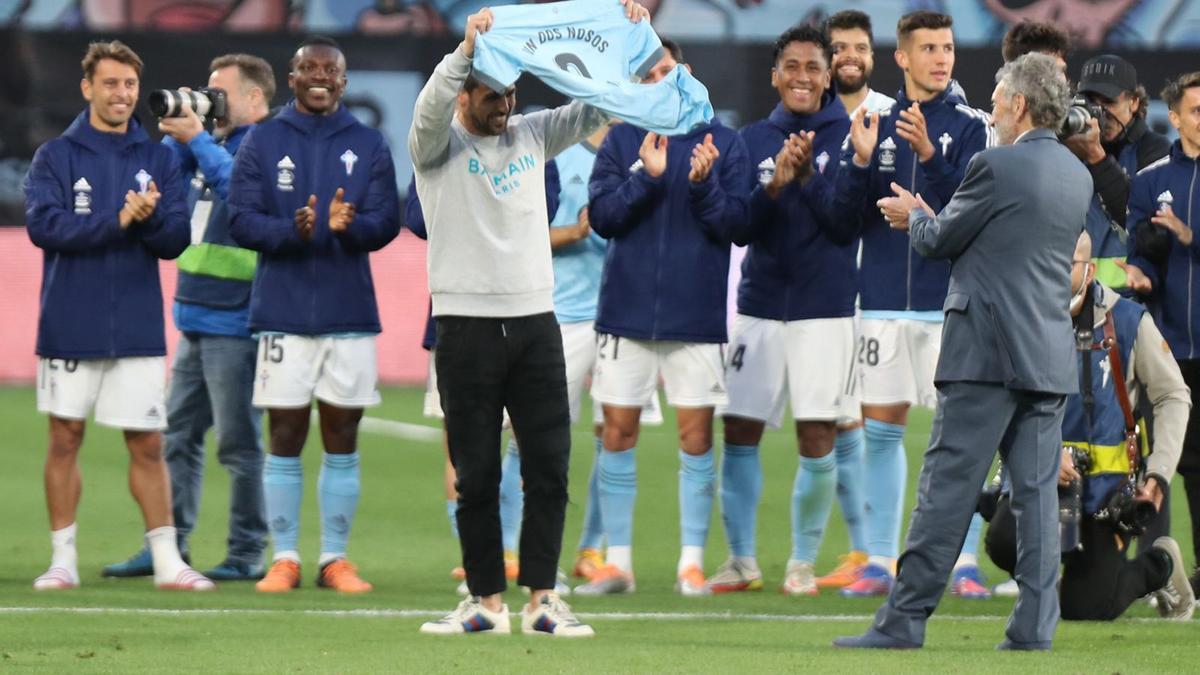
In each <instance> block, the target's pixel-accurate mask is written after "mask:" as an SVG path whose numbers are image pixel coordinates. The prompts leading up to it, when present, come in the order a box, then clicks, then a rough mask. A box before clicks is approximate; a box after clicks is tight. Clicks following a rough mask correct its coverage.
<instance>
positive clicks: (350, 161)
mask: <svg viewBox="0 0 1200 675" xmlns="http://www.w3.org/2000/svg"><path fill="white" fill-rule="evenodd" d="M338 159H340V160H342V164H345V165H346V175H347V176H349V175H351V174H353V173H354V163H355V162H357V161H358V155H356V154H354V151H353V150H350V149H347V150H346V151H345V152H343V153H342V156H341V157H338Z"/></svg>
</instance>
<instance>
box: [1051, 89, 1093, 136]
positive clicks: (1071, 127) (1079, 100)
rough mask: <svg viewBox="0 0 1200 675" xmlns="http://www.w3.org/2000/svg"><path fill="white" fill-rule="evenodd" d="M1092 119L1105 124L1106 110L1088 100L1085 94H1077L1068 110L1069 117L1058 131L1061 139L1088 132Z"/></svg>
mask: <svg viewBox="0 0 1200 675" xmlns="http://www.w3.org/2000/svg"><path fill="white" fill-rule="evenodd" d="M1092 119H1097V120H1100V122H1101V124H1103V122H1104V108H1102V107H1101V106H1100V105H1099V104H1098V103H1093V102H1092V101H1090V100H1088V97H1086V96H1084V95H1083V94H1075V97H1074V98H1072V99H1071V105H1070V106H1069V107H1068V108H1067V117H1066V118H1065V119H1064V120H1063V123H1062V127H1060V128H1059V130H1058V137H1059V138H1069V137H1071V136H1075V135H1078V134H1082V133H1084V132H1086V131H1087V130H1088V122H1090V121H1091V120H1092Z"/></svg>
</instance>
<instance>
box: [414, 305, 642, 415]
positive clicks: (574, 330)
mask: <svg viewBox="0 0 1200 675" xmlns="http://www.w3.org/2000/svg"><path fill="white" fill-rule="evenodd" d="M594 326H595V324H594V323H593V322H592V321H579V322H574V323H564V324H559V329H560V330H561V331H562V338H563V356H564V357H565V359H566V364H567V399H568V403H569V404H570V409H571V423H572V424H574V423H575V422H577V421H578V420H579V411H580V409H581V408H582V407H583V392H584V390H585V389H586V388H587V385H588V380H589V377H590V376H591V375H592V369H593V367H594V366H595V365H596V331H595V327H594ZM425 416H426V417H432V418H435V419H443V418H445V415H444V414H443V413H442V397H441V394H440V393H438V388H437V369H436V368H434V367H433V358H432V355H431V358H430V359H429V377H428V378H427V379H426V382H425ZM504 419H505V426H507V423H508V411H507V410H506V411H505V413H504ZM662 421H663V418H662V407H661V406H660V405H659V402H658V396H657V394H656V395H655V396H652V397H651V398H650V405H649V406H647V407H646V409H645V410H643V411H642V423H643V424H651V425H657V424H662ZM592 423H593V424H604V411H603V410H602V409H601V408H600V406H599V405H593V406H592Z"/></svg>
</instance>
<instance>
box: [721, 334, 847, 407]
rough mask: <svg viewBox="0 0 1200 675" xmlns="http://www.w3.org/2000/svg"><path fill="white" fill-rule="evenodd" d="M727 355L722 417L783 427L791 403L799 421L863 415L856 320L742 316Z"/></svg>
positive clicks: (731, 337)
mask: <svg viewBox="0 0 1200 675" xmlns="http://www.w3.org/2000/svg"><path fill="white" fill-rule="evenodd" d="M726 353H727V355H726V358H725V382H726V384H727V385H728V387H729V405H727V406H723V407H722V408H721V410H719V411H718V413H719V414H721V415H733V416H735V417H744V418H747V419H753V420H761V421H763V422H766V423H767V424H768V425H770V426H771V427H774V428H778V427H779V425H780V423H781V422H782V421H783V408H784V403H786V402H787V401H788V400H789V399H790V400H791V403H792V417H793V418H794V419H796V420H801V421H830V422H834V421H838V420H842V419H846V418H852V417H857V415H856V411H855V410H854V408H855V406H856V405H857V404H858V399H857V398H856V397H854V396H853V393H854V389H855V381H854V378H855V369H854V318H853V317H844V318H836V319H808V320H803V321H786V322H785V321H773V320H770V319H760V318H757V317H752V316H744V315H740V314H739V315H738V316H737V318H736V319H734V322H733V332H732V333H731V334H730V338H729V347H728V349H726Z"/></svg>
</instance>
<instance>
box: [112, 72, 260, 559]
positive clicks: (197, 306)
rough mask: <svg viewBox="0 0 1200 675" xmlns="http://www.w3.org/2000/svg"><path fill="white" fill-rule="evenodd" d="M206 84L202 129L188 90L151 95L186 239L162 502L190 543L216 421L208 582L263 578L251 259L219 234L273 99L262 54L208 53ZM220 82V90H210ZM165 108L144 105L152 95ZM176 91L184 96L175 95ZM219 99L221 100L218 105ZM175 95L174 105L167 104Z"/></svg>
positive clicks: (141, 555) (144, 555) (183, 541)
mask: <svg viewBox="0 0 1200 675" xmlns="http://www.w3.org/2000/svg"><path fill="white" fill-rule="evenodd" d="M209 72H210V73H211V74H210V76H209V79H208V87H209V88H208V89H207V90H204V89H202V90H199V91H197V92H192V97H195V98H197V99H199V97H203V99H199V102H200V105H201V107H203V105H204V103H205V100H207V103H208V107H209V109H208V110H207V113H208V116H209V117H210V118H212V119H213V128H212V133H209V132H208V131H206V130H205V120H204V119H202V118H201V117H200V115H198V114H197V113H196V110H195V109H194V108H193V105H189V104H181V103H180V102H179V100H180V98H183V99H184V100H185V101H187V100H189V97H188V96H187V95H186V93H185V92H186V90H180V92H156V93H155V94H151V100H152V106H151V107H152V108H154V112H155V113H156V114H160V113H161V114H163V115H165V116H163V117H160V119H159V121H158V130H159V131H161V132H163V133H164V134H165V135H166V136H165V137H164V138H163V144H165V145H166V146H167V147H169V148H171V149H172V151H174V155H175V158H176V160H177V162H178V164H179V167H180V173H181V175H182V177H183V179H184V180H187V181H189V183H187V184H185V186H186V189H187V190H188V209H189V212H190V213H191V214H192V215H191V222H192V240H191V246H189V247H188V248H187V250H186V251H184V252H183V255H181V256H180V257H179V282H178V286H177V288H176V291H175V311H174V318H175V325H176V327H178V328H179V330H180V336H179V345H178V348H177V351H176V353H175V362H174V364H173V365H172V368H171V385H170V389H169V391H168V393H167V432H166V435H165V439H164V440H165V446H166V447H165V453H166V458H167V467H168V469H169V470H170V473H171V485H172V488H173V490H172V497H173V499H172V502H173V504H172V510H173V511H174V514H175V524H176V528H177V530H178V536H179V548H180V550H181V551H184V552H185V554H186V552H187V550H188V535H189V534H190V533H191V531H192V529H193V528H194V526H195V524H196V515H197V512H198V511H199V508H200V491H201V487H202V483H203V478H204V472H203V469H204V435H205V434H206V433H207V432H208V429H209V428H210V427H215V428H216V439H217V460H218V461H219V462H220V463H221V465H222V466H224V467H225V468H226V469H227V470H228V471H229V473H230V482H231V485H230V488H231V489H230V491H231V496H230V515H229V539H228V542H229V550H228V552H227V555H226V557H225V560H224V561H222V562H221V563H220V564H218V565H217V566H216V567H214V568H212V569H209V570H207V571H205V575H206V576H208V577H209V578H210V579H215V580H220V581H241V580H251V579H259V578H262V576H263V561H262V555H263V549H264V548H265V547H266V543H267V542H266V539H267V522H266V514H265V512H264V509H263V485H262V466H263V452H262V443H261V440H260V437H261V435H262V434H261V433H260V430H261V417H262V413H261V411H259V410H256V409H255V408H254V407H253V406H251V405H250V397H251V393H252V391H253V386H254V356H255V352H256V349H257V343H256V342H255V341H254V340H253V339H251V337H250V325H249V315H250V284H251V281H252V280H253V279H254V267H255V261H256V255H255V253H254V252H253V251H249V250H247V249H244V248H239V247H238V245H237V244H236V243H234V241H233V238H232V237H231V236H230V234H229V211H228V207H227V206H226V203H225V200H226V199H227V198H228V196H229V177H230V174H232V173H233V156H234V154H235V153H237V151H238V147H239V146H240V145H241V142H242V139H244V138H245V137H246V134H247V133H248V132H249V131H250V129H252V128H253V127H254V125H255V123H257V122H259V121H261V120H263V119H264V118H265V117H266V116H267V114H268V112H269V107H270V101H271V98H272V97H273V96H274V95H275V76H274V74H273V73H272V72H271V66H270V64H268V63H267V62H266V61H264V60H263V59H261V58H259V57H257V56H250V55H248V54H226V55H224V56H218V57H217V58H215V59H213V61H212V63H211V64H210V66H209ZM213 89H219V90H220V91H219V92H214V91H212V90H213ZM164 94H166V95H167V97H166V99H165V101H166V102H167V103H168V105H167V107H166V108H165V109H164V108H163V107H156V106H155V105H153V101H154V99H155V97H158V100H159V102H160V103H161V102H163V101H164V97H163V95H164ZM181 94H182V96H181ZM222 101H223V103H222ZM170 103H174V105H173V106H172V105H169V104H170ZM150 573H151V567H150V558H149V553H148V552H147V551H146V550H144V549H143V550H142V551H140V552H138V553H137V554H135V555H134V556H133V557H132V558H130V559H129V560H127V561H125V562H122V563H117V564H114V565H109V566H108V567H105V568H104V575H105V576H115V577H129V576H143V575H148V574H150Z"/></svg>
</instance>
